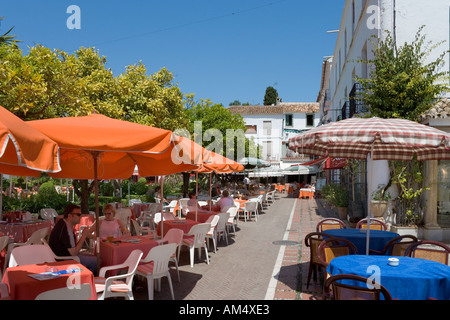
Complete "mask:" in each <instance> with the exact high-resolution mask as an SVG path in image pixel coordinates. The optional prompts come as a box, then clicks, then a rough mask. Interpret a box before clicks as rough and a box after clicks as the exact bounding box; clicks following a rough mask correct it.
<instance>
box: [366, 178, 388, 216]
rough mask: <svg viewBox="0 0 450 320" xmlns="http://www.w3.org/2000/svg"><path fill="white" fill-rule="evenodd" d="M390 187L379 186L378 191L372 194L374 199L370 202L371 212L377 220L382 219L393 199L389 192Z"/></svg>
mask: <svg viewBox="0 0 450 320" xmlns="http://www.w3.org/2000/svg"><path fill="white" fill-rule="evenodd" d="M388 187H389V186H388V185H386V186H383V185H378V188H377V190H376V191H374V192H372V199H371V201H370V210H371V211H372V213H373V216H374V217H375V218H381V217H383V215H384V212H385V211H386V208H387V206H388V201H389V200H390V199H391V194H390V193H389V192H388V191H387V188H388Z"/></svg>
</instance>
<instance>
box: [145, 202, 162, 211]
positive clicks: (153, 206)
mask: <svg viewBox="0 0 450 320" xmlns="http://www.w3.org/2000/svg"><path fill="white" fill-rule="evenodd" d="M148 211H150V213H157V212H161V204H160V203H150V204H149V205H148Z"/></svg>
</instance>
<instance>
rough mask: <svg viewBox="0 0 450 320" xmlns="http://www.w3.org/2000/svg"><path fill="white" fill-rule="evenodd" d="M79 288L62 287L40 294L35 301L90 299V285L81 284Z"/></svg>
mask: <svg viewBox="0 0 450 320" xmlns="http://www.w3.org/2000/svg"><path fill="white" fill-rule="evenodd" d="M79 286H80V287H79V288H77V287H73V288H72V287H62V288H59V289H53V290H48V291H45V292H42V293H40V294H39V295H38V296H37V297H36V298H35V300H89V299H90V298H91V297H92V290H91V285H90V284H89V283H82V284H80V285H79Z"/></svg>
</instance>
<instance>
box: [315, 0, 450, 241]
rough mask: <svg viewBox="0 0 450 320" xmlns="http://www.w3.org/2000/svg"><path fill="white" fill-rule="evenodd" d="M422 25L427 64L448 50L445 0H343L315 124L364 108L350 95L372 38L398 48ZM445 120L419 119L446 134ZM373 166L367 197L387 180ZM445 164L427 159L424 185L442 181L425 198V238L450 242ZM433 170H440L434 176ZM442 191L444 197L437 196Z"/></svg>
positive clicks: (449, 58)
mask: <svg viewBox="0 0 450 320" xmlns="http://www.w3.org/2000/svg"><path fill="white" fill-rule="evenodd" d="M422 26H424V29H423V31H422V35H425V36H426V41H429V42H431V43H432V44H434V45H436V47H435V48H434V49H433V50H432V51H431V54H430V55H429V56H428V57H427V58H426V60H425V61H424V63H425V64H428V63H430V62H432V61H435V60H436V59H437V58H438V56H439V55H440V54H442V53H443V52H445V51H447V50H449V48H450V1H449V0H430V1H423V0H346V1H345V5H344V9H343V12H342V18H341V22H340V25H339V31H338V32H337V38H336V44H335V48H334V51H333V53H332V55H331V56H329V57H326V58H324V62H323V70H322V82H321V88H320V90H319V95H318V98H317V102H318V103H319V105H320V110H321V116H320V123H321V124H326V123H329V122H333V121H339V120H343V119H346V118H351V117H352V116H354V115H355V114H360V113H365V112H366V111H367V108H366V106H364V105H363V104H362V103H360V102H359V101H358V100H357V99H355V97H357V96H358V94H359V92H360V90H361V87H360V85H359V84H358V83H357V82H356V81H355V76H356V75H357V76H359V77H361V78H369V76H370V65H368V64H367V63H365V62H363V61H367V60H371V59H372V58H373V53H372V49H373V45H372V41H373V40H372V39H373V38H372V37H376V38H378V39H381V40H384V39H385V38H386V35H387V33H388V32H389V33H390V34H391V35H392V37H393V39H394V41H395V42H396V43H397V45H398V46H401V45H402V44H404V43H406V42H407V43H411V42H413V41H414V38H415V36H416V34H417V32H418V30H419V29H420V27H422ZM441 68H442V69H441V70H444V71H446V70H450V55H449V54H447V55H446V56H445V64H444V65H443V66H441ZM443 81H448V80H443ZM442 96H443V97H450V92H447V93H443V94H442ZM448 119H449V118H448V117H447V118H444V117H443V118H440V119H438V120H436V119H435V118H433V117H431V118H430V117H428V118H425V119H424V121H425V122H426V123H427V124H428V125H431V126H436V127H437V128H439V129H441V130H444V131H447V132H448V130H445V129H446V128H447V129H448V123H449V120H448ZM445 123H446V124H445ZM375 162H377V161H375ZM378 165H379V168H374V170H376V172H377V173H378V174H377V176H376V177H375V178H376V179H373V182H372V185H371V186H368V188H369V190H368V191H366V192H365V194H366V197H367V194H370V190H374V188H376V186H377V185H378V184H380V183H381V184H382V183H383V182H384V183H386V182H387V180H388V178H389V176H388V170H387V164H386V162H385V161H380V162H379V163H378ZM448 168H449V165H448V161H440V162H438V161H435V162H429V163H427V179H428V180H427V183H429V184H431V185H434V186H436V188H437V186H438V185H440V186H441V185H442V187H440V189H439V190H440V191H439V192H438V190H437V189H436V188H434V187H433V190H430V191H428V192H427V195H426V197H425V198H426V200H425V202H426V203H425V208H426V213H425V215H426V219H425V233H426V234H425V237H426V238H427V239H434V240H438V241H443V240H450V224H448V223H447V222H445V223H444V221H447V220H450V216H449V217H448V219H447V217H446V216H445V215H446V214H450V208H449V209H447V205H446V204H445V203H446V202H448V201H450V199H448V197H449V194H450V193H449V192H448V185H449V183H448V180H447V179H450V177H448V175H447V170H448ZM438 172H440V173H441V174H439V176H438ZM438 180H439V181H438ZM442 190H444V191H442ZM444 193H445V194H446V195H445V196H444V197H442V195H443V194H444ZM438 195H439V199H440V200H439V201H438V200H437V196H438ZM444 198H445V199H444ZM449 205H450V204H449Z"/></svg>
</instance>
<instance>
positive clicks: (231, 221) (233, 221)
mask: <svg viewBox="0 0 450 320" xmlns="http://www.w3.org/2000/svg"><path fill="white" fill-rule="evenodd" d="M238 204H239V203H238ZM238 210H239V208H238V207H231V208H229V209H228V211H227V212H228V213H229V214H230V217H229V218H228V221H227V223H226V226H227V228H228V229H230V228H231V227H233V234H234V236H236V225H237V214H238Z"/></svg>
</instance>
